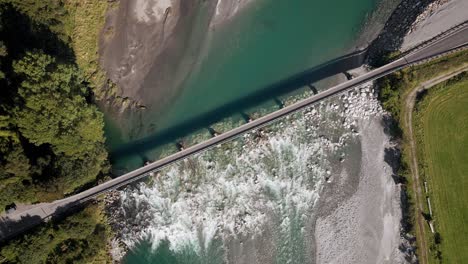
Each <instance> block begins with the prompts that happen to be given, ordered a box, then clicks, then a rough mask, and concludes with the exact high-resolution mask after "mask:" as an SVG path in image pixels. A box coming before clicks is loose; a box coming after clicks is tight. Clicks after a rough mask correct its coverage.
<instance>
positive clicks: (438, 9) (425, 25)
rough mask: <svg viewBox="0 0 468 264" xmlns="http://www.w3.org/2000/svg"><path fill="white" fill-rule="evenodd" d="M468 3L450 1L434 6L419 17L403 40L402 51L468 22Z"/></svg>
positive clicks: (463, 0) (459, 0) (456, 0)
mask: <svg viewBox="0 0 468 264" xmlns="http://www.w3.org/2000/svg"><path fill="white" fill-rule="evenodd" d="M467 12H468V1H466V0H450V1H443V3H442V4H437V3H435V4H433V5H432V6H429V7H428V8H426V10H425V11H424V12H423V14H421V15H420V16H419V18H418V19H417V20H416V22H415V23H414V24H413V26H412V27H411V29H410V31H409V32H408V34H407V35H406V36H405V38H404V40H403V44H402V46H401V50H407V49H410V48H412V47H414V46H416V45H418V44H419V43H421V42H424V41H426V40H429V39H431V38H432V37H434V36H436V35H438V34H440V33H442V32H444V31H446V30H448V29H450V28H452V27H454V26H456V25H458V24H461V23H463V22H465V21H467V20H468V14H467Z"/></svg>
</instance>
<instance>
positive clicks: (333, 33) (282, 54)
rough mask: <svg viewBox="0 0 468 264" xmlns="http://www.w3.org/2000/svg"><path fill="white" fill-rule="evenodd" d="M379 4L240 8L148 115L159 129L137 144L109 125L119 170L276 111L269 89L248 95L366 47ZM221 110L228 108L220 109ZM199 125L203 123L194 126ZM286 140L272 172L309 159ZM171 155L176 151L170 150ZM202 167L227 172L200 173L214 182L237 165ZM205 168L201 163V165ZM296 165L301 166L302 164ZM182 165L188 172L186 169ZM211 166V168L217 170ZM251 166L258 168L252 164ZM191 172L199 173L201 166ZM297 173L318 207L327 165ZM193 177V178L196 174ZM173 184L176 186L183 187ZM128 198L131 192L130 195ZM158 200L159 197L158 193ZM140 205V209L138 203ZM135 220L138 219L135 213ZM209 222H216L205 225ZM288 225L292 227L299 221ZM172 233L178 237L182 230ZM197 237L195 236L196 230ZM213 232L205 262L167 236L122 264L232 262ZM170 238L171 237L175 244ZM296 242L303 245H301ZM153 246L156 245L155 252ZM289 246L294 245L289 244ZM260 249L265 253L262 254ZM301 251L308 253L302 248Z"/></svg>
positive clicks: (265, 0) (377, 0) (261, 2)
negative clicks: (170, 96) (265, 109)
mask: <svg viewBox="0 0 468 264" xmlns="http://www.w3.org/2000/svg"><path fill="white" fill-rule="evenodd" d="M379 4H381V0H360V1H349V0H331V1H321V0H294V1H277V0H258V1H257V2H255V3H254V4H252V5H251V6H249V7H248V8H247V9H245V10H242V11H241V13H240V14H238V15H237V16H236V17H234V19H233V20H232V21H230V22H229V23H226V24H225V25H223V26H222V27H218V28H216V30H215V31H212V32H210V33H209V34H207V38H206V40H205V43H204V44H203V46H202V49H201V53H202V56H201V57H200V60H199V62H198V63H197V64H196V67H195V68H194V69H193V71H192V73H191V74H190V76H189V78H188V79H186V80H185V82H184V83H183V84H182V87H181V88H180V92H179V94H178V96H177V97H176V98H175V99H174V100H173V101H172V102H170V104H168V105H167V107H165V108H164V110H163V111H158V112H155V113H149V114H147V115H146V117H145V120H150V122H151V123H154V124H157V126H156V127H155V128H152V129H151V130H145V132H144V133H143V136H142V138H143V141H141V140H140V141H135V142H132V141H124V140H121V139H119V138H120V137H121V135H119V133H118V131H116V129H115V128H112V124H111V122H108V124H107V131H106V132H107V137H108V138H109V142H110V150H111V158H112V163H113V164H112V165H113V167H114V171H119V172H123V171H127V170H129V169H132V168H136V167H138V166H141V165H142V164H143V163H144V162H145V160H153V159H156V158H157V157H158V156H160V155H162V154H161V153H163V152H162V150H161V149H162V148H166V149H168V146H172V148H174V146H175V139H179V141H180V138H184V136H185V137H186V138H189V137H188V134H190V133H191V132H194V131H201V130H205V134H203V133H201V134H202V136H201V138H203V137H206V136H207V135H206V134H209V133H208V132H207V131H208V130H206V124H210V122H212V123H215V122H219V121H220V120H222V119H223V118H226V117H229V116H230V117H232V118H231V119H232V120H234V121H232V120H231V122H232V123H233V124H235V123H236V122H243V120H242V118H243V116H242V115H241V114H240V113H251V112H252V109H255V110H258V109H259V108H261V107H262V106H265V105H268V106H269V107H274V106H272V105H274V103H271V102H272V101H273V99H274V98H272V97H271V96H269V95H268V91H263V93H260V94H258V96H256V97H250V95H252V94H255V93H258V91H259V90H261V89H264V88H265V87H267V86H268V85H270V84H272V83H275V82H278V81H280V80H283V79H285V78H287V77H289V76H291V75H294V74H296V73H298V72H301V71H304V70H306V69H309V68H311V67H313V66H317V65H320V64H321V63H324V62H327V61H329V60H332V59H334V58H337V57H340V56H342V55H344V54H346V53H349V52H352V51H355V50H356V49H357V48H358V47H357V45H361V44H362V43H358V40H359V39H360V37H361V36H362V34H363V33H365V32H363V28H365V27H368V25H366V23H368V22H369V18H370V17H372V14H373V12H374V11H375V10H377V9H378V7H379ZM246 100H247V101H246ZM232 102H235V104H232ZM225 105H229V106H230V107H229V108H228V109H227V108H223V106H225ZM220 109H221V110H223V111H219V110H220ZM212 111H214V112H215V114H214V115H208V117H207V115H206V113H210V112H212ZM244 117H245V116H244ZM206 118H209V120H205V119H206ZM193 120H196V121H197V122H198V123H197V122H193ZM205 123H206V124H205ZM184 124H189V125H184ZM174 128H176V129H174ZM291 133H292V132H291ZM208 136H209V135H208ZM280 138H281V137H280ZM280 138H279V139H277V140H278V142H276V143H274V144H277V145H279V146H277V147H278V148H280V149H283V150H285V151H288V149H289V152H290V153H289V155H291V156H288V157H287V158H288V160H284V162H286V163H285V164H274V165H272V166H269V169H270V170H271V169H272V168H273V170H274V167H275V166H280V167H284V166H286V167H287V168H291V167H290V165H288V163H287V162H291V160H290V159H292V160H301V159H302V158H305V159H307V158H308V157H309V156H306V157H303V155H306V154H305V153H304V151H307V150H310V148H309V147H307V144H306V143H305V142H304V141H305V140H304V139H302V141H301V142H297V141H294V140H292V139H291V140H290V141H288V139H289V138H288V137H286V138H285V142H279V141H281V139H280ZM187 141H188V140H187ZM309 143H310V142H309ZM313 143H314V144H315V145H314V144H312V143H311V144H312V145H313V146H315V147H317V146H320V145H317V144H316V143H317V142H313ZM272 144H273V143H272ZM281 144H283V145H281ZM297 144H299V145H301V146H302V144H306V145H304V146H302V147H303V148H304V149H301V147H297V148H296V147H295V145H297ZM275 146H276V145H275ZM172 151H174V150H173V149H172ZM278 151H279V152H281V151H280V150H278ZM314 151H319V149H314ZM239 153H242V151H241V152H238V153H237V154H238V155H241V154H239ZM275 153H276V152H275V151H272V154H271V155H272V156H273V159H277V157H276V158H275ZM276 154H277V153H276ZM266 155H268V153H267V154H266ZM281 155H282V154H281ZM281 155H280V156H281ZM324 155H325V154H324ZM227 156H229V155H227ZM224 158H225V157H224ZM245 159H246V160H248V161H249V162H251V163H252V164H251V166H253V164H255V163H256V161H255V160H256V158H252V157H250V158H248V157H246V158H245ZM200 162H202V163H203V162H205V163H207V164H208V163H210V162H213V163H215V165H213V166H215V167H216V168H217V167H218V166H220V167H222V168H220V169H219V171H218V170H216V169H215V171H214V172H210V173H200V174H199V175H200V177H202V175H211V176H210V177H215V176H216V174H217V173H220V174H222V173H226V170H229V169H227V167H229V168H231V167H230V166H228V165H226V164H224V165H219V164H218V162H219V161H217V160H216V157H210V158H207V159H205V160H203V159H202V161H200ZM249 164H250V163H249ZM314 164H315V163H314ZM205 165H206V164H203V166H205ZM257 165H258V167H255V166H254V167H255V168H254V169H253V170H254V171H255V173H258V174H262V173H267V174H268V172H266V171H265V170H266V169H265V168H266V167H264V166H262V165H261V162H260V163H258V164H257ZM270 165H271V164H270ZM296 165H297V166H299V167H301V165H300V164H296ZM176 166H182V167H184V166H183V165H176ZM206 166H207V167H210V166H211V165H206ZM223 166H224V167H223ZM225 166H227V167H225ZM232 166H233V168H231V169H232V170H234V171H237V173H240V174H242V171H243V170H245V169H246V168H243V166H245V165H242V164H237V165H236V164H234V165H232ZM195 167H197V166H195ZM248 167H249V168H250V169H252V167H250V166H248ZM185 169H187V168H185ZM191 169H192V170H197V168H191ZM283 169H284V168H283ZM296 169H297V170H298V171H295V170H293V171H292V172H288V171H284V173H285V174H287V175H289V174H291V173H292V174H295V175H293V176H288V177H292V178H295V177H298V178H300V179H303V178H304V177H305V176H304V175H307V177H306V179H304V181H305V182H306V183H304V184H305V186H307V187H304V190H302V189H301V190H299V191H304V192H303V194H304V195H305V196H304V197H305V198H307V199H309V200H307V199H306V200H305V201H309V202H310V203H311V204H313V203H314V202H315V200H314V199H315V195H317V192H318V189H319V180H318V179H320V178H321V176H323V175H324V173H326V170H324V167H323V166H322V167H320V172H317V171H314V170H312V171H309V172H307V169H306V168H302V167H301V168H296ZM189 170H190V168H189ZM183 172H184V171H183V169H181V168H179V169H178V170H176V169H174V171H170V172H166V173H168V175H173V176H174V177H175V176H176V175H179V176H180V175H181V174H182V175H183V174H184V173H183ZM213 173H214V176H213ZM195 174H197V173H195ZM189 175H192V176H193V174H189ZM283 176H284V175H283ZM180 177H182V176H180ZM280 178H281V177H280ZM173 184H176V185H177V184H180V182H178V183H173ZM278 184H279V185H281V184H280V183H278ZM289 184H292V183H289ZM171 186H172V187H174V185H170V186H168V189H170V188H171ZM291 188H292V187H291ZM298 188H300V186H299V187H298ZM156 189H157V188H156ZM176 189H177V188H176ZM174 190H175V189H174ZM245 191H249V189H245ZM154 192H156V193H159V192H160V190H159V191H158V190H155V189H151V188H150V187H148V189H144V190H141V189H140V190H139V191H135V192H134V195H136V196H141V197H142V199H143V200H145V199H146V200H147V202H148V199H151V197H153V196H152V193H154ZM175 192H178V191H175ZM128 195H131V193H130V194H128ZM167 195H168V196H167V197H166V198H167V199H169V200H170V199H174V197H173V196H172V195H173V193H172V194H171V193H169V194H167ZM141 197H140V198H141ZM154 197H156V198H157V197H159V196H158V195H155V196H154ZM154 197H153V198H154ZM171 197H172V198H171ZM304 197H302V196H300V195H299V196H298V197H295V198H294V199H296V200H295V203H296V202H298V200H301V199H302V198H304ZM156 198H155V199H156ZM252 199H253V198H252ZM137 200H138V199H137ZM252 201H254V200H252ZM159 202H161V201H159ZM159 202H154V203H159ZM205 202H206V201H205ZM246 202H249V201H246ZM149 203H150V204H152V203H151V202H149ZM158 206H159V205H158ZM136 207H137V208H138V206H136ZM178 210H180V212H178V213H179V214H180V215H178V213H177V212H174V214H173V215H171V217H176V218H177V217H178V216H180V217H188V219H185V220H187V221H186V222H182V223H179V224H180V225H182V226H184V225H190V223H189V222H190V221H189V220H190V219H189V218H190V216H189V215H184V214H183V213H182V211H183V210H184V209H183V208H179V209H178ZM301 213H304V212H301ZM130 217H131V216H130ZM134 217H137V215H135V216H134ZM160 217H167V216H164V215H163V216H160ZM294 219H295V218H294ZM294 219H293V220H294ZM209 220H211V219H207V220H206V221H209ZM167 221H171V220H167ZM213 223H214V225H216V224H217V223H216V221H214V222H213ZM192 224H193V221H192ZM290 224H291V226H294V223H290ZM152 228H153V229H155V228H156V229H157V228H158V226H152ZM169 228H175V229H177V228H182V227H181V226H177V225H173V226H169ZM297 228H299V229H297ZM182 229H183V228H182ZM211 229H213V228H211ZM273 229H274V228H273ZM289 231H290V232H298V233H300V226H296V227H294V228H293V229H290V230H289ZM200 232H201V233H203V232H205V233H206V232H208V231H207V230H202V231H200ZM214 232H215V231H214ZM272 232H275V231H274V230H273V231H272ZM156 233H157V232H156ZM169 233H171V232H169ZM153 234H154V233H153ZM166 234H167V233H166ZM171 234H176V235H177V232H173V233H171ZM182 234H183V232H182ZM191 235H193V236H197V234H196V233H195V234H193V233H192V234H191ZM211 235H212V237H215V238H214V239H212V240H210V244H209V246H207V247H206V248H204V250H207V251H203V254H202V255H203V257H200V254H198V253H200V251H199V250H198V251H197V250H196V249H194V248H190V245H191V244H190V243H188V244H186V245H185V246H187V247H186V248H185V249H184V248H183V249H182V250H180V248H179V251H177V252H175V251H174V250H173V247H171V245H170V244H169V242H167V241H166V240H164V239H162V240H161V237H158V238H157V237H154V236H151V235H150V236H147V237H146V238H145V239H144V240H143V241H140V242H138V241H135V244H134V247H133V248H132V250H131V251H130V253H129V254H128V255H127V256H126V258H125V259H124V263H223V262H224V261H225V260H226V257H225V252H224V251H223V250H225V249H226V245H223V246H221V244H222V242H221V241H218V240H219V239H216V236H215V235H214V233H213V234H211ZM290 235H291V234H290ZM300 237H301V236H300V235H299V236H294V239H300ZM218 238H219V237H218ZM181 239H182V240H183V239H184V238H183V237H177V239H175V238H173V240H172V241H175V240H181ZM186 239H187V240H190V241H193V240H196V238H194V237H191V238H189V237H187V238H186ZM152 240H158V241H163V242H161V243H159V242H158V243H156V244H155V243H152ZM164 241H166V242H164ZM169 241H171V240H170V239H169ZM297 243H302V242H301V241H297ZM155 245H157V246H156V247H155ZM185 246H184V247H185ZM227 247H228V246H227ZM288 247H291V244H289V246H288ZM202 248H203V247H202ZM262 250H263V249H260V251H262ZM291 250H292V251H291V252H287V253H288V254H289V255H288V254H286V253H285V254H286V255H285V256H291V255H294V254H296V255H297V254H298V253H297V252H294V248H292V249H291ZM300 250H304V249H303V248H301V249H300ZM197 254H198V255H197ZM301 254H302V255H301ZM297 256H299V257H301V258H298V259H297V262H294V263H303V262H301V261H303V260H304V259H307V256H305V255H303V253H300V254H299V255H297ZM208 260H209V261H208ZM278 261H280V262H278ZM275 262H276V263H285V262H281V259H280V258H278V259H276V260H275Z"/></svg>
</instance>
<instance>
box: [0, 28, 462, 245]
mask: <svg viewBox="0 0 468 264" xmlns="http://www.w3.org/2000/svg"><path fill="white" fill-rule="evenodd" d="M467 46H468V23H464V24H462V25H460V26H458V27H456V28H453V29H451V30H450V31H448V32H446V33H444V34H442V35H440V36H438V37H437V38H435V39H434V40H432V41H431V42H429V43H426V44H424V45H422V46H421V47H419V48H417V49H415V50H413V51H412V52H410V53H408V54H406V55H404V56H403V57H401V58H399V59H397V60H395V61H393V62H391V63H388V64H386V65H384V66H382V67H380V68H377V69H374V70H372V71H370V72H368V73H366V74H363V75H361V76H358V77H356V78H354V79H351V80H348V81H346V82H344V83H341V84H339V85H336V86H334V87H331V88H329V89H327V90H325V91H323V92H320V93H318V94H316V95H314V96H311V97H309V98H307V99H304V100H302V101H299V102H297V103H294V104H292V105H290V106H287V107H284V108H282V109H280V110H277V111H275V112H273V113H270V114H268V115H265V116H263V117H261V118H258V119H256V120H253V121H251V122H249V123H246V124H243V125H241V126H239V127H237V128H235V129H232V130H231V131H228V132H225V133H223V134H220V135H217V136H215V137H213V138H211V139H209V140H206V141H204V142H202V143H199V144H197V145H194V146H191V147H189V148H186V149H184V150H181V151H179V152H177V153H175V154H172V155H170V156H168V157H165V158H162V159H160V160H158V161H155V162H153V163H151V164H148V165H146V166H144V167H141V168H139V169H136V170H134V171H131V172H129V173H126V174H124V175H122V176H119V177H117V178H115V179H112V180H109V181H107V182H104V183H102V184H100V185H98V186H95V187H93V188H90V189H88V190H86V191H83V192H81V193H78V194H75V195H73V196H70V197H67V198H64V199H61V200H57V201H55V202H52V203H44V204H39V205H37V206H35V207H33V208H31V209H29V210H24V211H19V212H16V213H12V214H8V215H4V216H2V218H1V220H0V241H2V240H5V239H8V238H10V237H12V236H14V235H16V234H18V233H20V232H22V231H24V230H25V229H28V228H31V227H33V226H35V225H37V224H39V223H41V222H42V221H44V219H46V218H49V217H51V216H53V215H54V214H56V213H57V212H61V211H64V210H66V209H68V208H70V207H73V206H75V205H77V204H82V203H83V202H85V201H88V200H89V199H92V198H94V197H96V196H97V195H99V194H103V193H105V192H107V191H109V190H113V189H116V188H119V187H121V186H124V185H127V184H129V183H131V182H134V181H136V180H139V179H141V178H143V177H146V176H148V175H149V174H150V173H151V172H154V171H157V170H160V169H162V168H163V167H165V166H167V165H169V164H172V163H174V162H176V161H180V160H182V159H185V158H187V157H189V156H191V155H194V154H196V153H199V152H201V151H204V150H206V149H209V148H211V147H214V146H216V145H218V144H220V143H223V142H226V141H228V140H231V139H233V138H235V137H237V136H239V135H242V134H244V133H246V132H248V131H250V130H253V129H257V128H260V127H263V126H265V125H267V124H269V123H271V122H273V121H275V120H277V119H278V118H281V117H283V116H286V115H288V114H291V113H293V112H295V111H298V110H300V109H302V108H304V107H306V106H309V105H311V104H314V103H317V102H319V101H322V100H324V99H326V98H329V97H331V96H335V95H337V94H340V93H343V92H345V91H347V90H349V89H351V88H353V87H356V86H358V85H360V84H363V83H366V82H369V81H372V80H375V79H377V78H380V77H383V76H385V75H388V74H390V73H392V72H395V71H397V70H399V69H402V68H404V67H408V66H411V65H414V64H417V63H421V62H424V61H426V60H429V59H432V58H435V57H438V56H441V55H443V54H446V53H448V52H453V51H456V50H461V49H464V48H466V47H467Z"/></svg>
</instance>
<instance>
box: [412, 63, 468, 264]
mask: <svg viewBox="0 0 468 264" xmlns="http://www.w3.org/2000/svg"><path fill="white" fill-rule="evenodd" d="M467 70H468V66H467V65H463V67H461V68H458V69H455V70H454V71H452V72H449V73H446V74H443V75H441V76H437V77H435V78H433V79H430V80H428V81H426V82H424V83H422V84H421V85H419V86H418V87H416V88H415V89H414V90H413V91H411V93H410V94H409V95H408V97H406V101H405V108H406V110H405V111H406V114H405V118H404V127H406V128H407V129H408V138H409V142H410V148H411V163H410V168H411V174H412V176H413V180H412V186H411V187H412V188H413V192H414V193H415V194H416V205H417V209H418V212H417V214H416V219H417V224H418V231H419V232H418V233H419V234H420V236H422V239H421V238H420V239H418V244H419V248H420V249H419V260H420V261H421V263H422V264H424V263H428V259H427V244H426V241H427V239H426V238H425V228H424V226H425V224H426V223H425V220H424V218H423V217H422V215H421V212H423V211H424V201H425V200H424V197H423V194H422V191H421V185H420V184H419V183H420V179H419V168H418V158H417V154H416V142H415V140H414V134H413V124H412V121H413V109H414V104H415V99H416V96H417V94H418V93H420V92H422V91H423V90H427V89H429V88H431V87H433V86H435V85H437V84H439V83H441V82H444V81H446V80H448V79H450V78H452V77H454V76H455V75H458V74H460V73H462V72H464V71H467Z"/></svg>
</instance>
